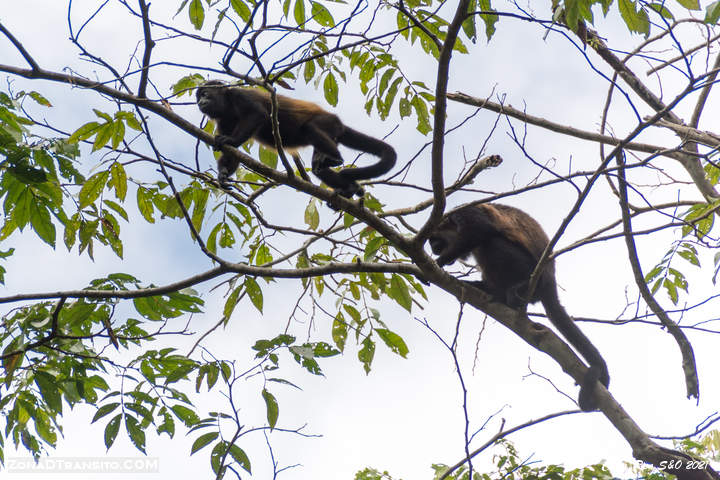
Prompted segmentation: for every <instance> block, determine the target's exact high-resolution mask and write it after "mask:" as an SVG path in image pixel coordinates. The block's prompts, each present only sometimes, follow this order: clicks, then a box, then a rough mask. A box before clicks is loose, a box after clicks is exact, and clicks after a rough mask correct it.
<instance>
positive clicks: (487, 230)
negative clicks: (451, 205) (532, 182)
mask: <svg viewBox="0 0 720 480" xmlns="http://www.w3.org/2000/svg"><path fill="white" fill-rule="evenodd" d="M429 241H430V247H431V248H432V251H433V253H434V254H436V255H437V256H438V257H437V258H436V260H435V261H436V262H437V263H438V265H440V266H441V267H442V266H444V265H447V264H450V263H453V262H454V261H455V260H457V259H458V258H467V257H468V256H469V255H470V254H472V255H473V256H474V257H475V261H476V262H477V266H478V268H479V270H480V272H481V273H482V276H483V280H482V281H479V282H477V281H475V282H467V283H469V284H471V285H473V286H475V287H478V288H481V289H483V290H484V291H486V292H488V293H490V294H491V295H493V296H494V297H495V298H497V299H498V300H499V301H500V302H502V303H504V304H506V305H508V306H510V307H512V308H518V307H522V308H524V306H525V305H526V304H527V303H528V302H529V303H535V302H538V301H540V302H542V304H543V307H544V308H545V312H546V313H547V316H548V318H549V319H550V321H551V322H552V324H553V325H555V327H556V328H557V329H558V330H559V331H560V333H562V335H563V336H564V337H565V338H566V339H567V340H568V341H569V342H570V343H571V344H572V346H573V347H575V348H576V349H577V350H578V351H579V352H580V354H581V355H582V356H583V357H584V358H585V360H586V361H587V362H588V363H589V364H590V368H589V369H588V371H587V373H586V374H585V378H584V379H583V382H582V384H581V385H580V396H579V399H578V403H579V404H580V408H581V409H582V410H584V411H591V410H595V408H596V402H595V398H594V389H595V382H597V381H600V382H601V383H602V384H603V385H604V386H605V387H607V386H608V384H609V383H610V376H609V374H608V369H607V365H606V364H605V360H603V358H602V356H601V355H600V352H599V351H598V350H597V348H595V346H594V345H593V344H592V343H591V342H590V340H589V339H588V338H587V337H586V336H585V334H584V333H583V332H582V330H580V329H579V328H578V326H577V325H576V324H575V322H574V321H573V319H572V318H570V316H569V315H568V314H567V312H566V311H565V308H564V307H563V306H562V305H561V304H560V300H559V298H558V292H557V285H556V283H555V263H554V261H553V260H552V259H551V260H550V261H548V262H547V264H546V265H545V268H544V269H543V271H542V272H541V274H540V279H539V281H538V282H537V287H536V288H535V291H534V292H533V293H532V294H531V295H530V298H526V297H527V288H528V283H529V280H530V275H531V274H532V272H533V270H534V269H535V266H536V265H537V262H538V260H539V259H540V256H541V255H542V253H543V251H544V250H545V247H547V244H548V242H549V240H548V237H547V235H546V234H545V232H544V231H543V229H542V227H541V226H540V224H538V223H537V222H536V221H535V219H534V218H532V217H531V216H530V215H528V214H527V213H525V212H523V211H522V210H520V209H517V208H515V207H510V206H507V205H501V204H497V203H493V204H490V203H486V204H479V205H466V206H463V207H460V208H458V209H456V210H454V211H452V212H449V213H448V214H446V215H445V217H444V218H443V219H442V221H441V223H440V225H438V227H437V228H436V229H435V231H434V232H433V234H432V235H431V236H430V238H429Z"/></svg>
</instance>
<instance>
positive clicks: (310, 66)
mask: <svg viewBox="0 0 720 480" xmlns="http://www.w3.org/2000/svg"><path fill="white" fill-rule="evenodd" d="M718 1H720V0H718ZM314 76H315V62H314V61H312V60H308V61H307V62H305V68H304V69H303V78H304V79H305V83H310V81H311V80H312V79H313V77H314Z"/></svg>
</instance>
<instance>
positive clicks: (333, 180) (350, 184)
mask: <svg viewBox="0 0 720 480" xmlns="http://www.w3.org/2000/svg"><path fill="white" fill-rule="evenodd" d="M316 159H317V156H316V155H314V154H313V166H312V171H313V173H314V174H315V176H316V177H318V178H319V179H320V180H322V181H323V182H325V184H326V185H327V186H328V187H330V188H332V189H333V190H335V192H336V193H337V194H338V195H341V196H343V197H345V198H352V197H353V195H357V196H359V197H362V196H363V195H364V194H365V192H364V191H363V189H362V187H361V186H360V185H359V184H358V183H357V182H356V181H354V180H352V181H348V180H347V179H345V178H343V177H342V176H340V175H339V174H338V173H337V172H335V171H334V170H331V169H329V168H325V167H322V166H321V165H320V164H319V163H318V162H316Z"/></svg>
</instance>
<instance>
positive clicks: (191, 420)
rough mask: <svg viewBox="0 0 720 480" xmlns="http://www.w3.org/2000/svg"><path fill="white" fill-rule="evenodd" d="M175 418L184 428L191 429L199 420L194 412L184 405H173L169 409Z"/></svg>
mask: <svg viewBox="0 0 720 480" xmlns="http://www.w3.org/2000/svg"><path fill="white" fill-rule="evenodd" d="M170 410H172V411H173V413H174V414H175V416H177V418H178V419H179V420H180V421H181V422H183V423H184V424H185V425H186V426H188V427H192V426H193V425H195V424H196V423H198V422H200V418H199V417H198V416H197V414H196V413H195V412H193V411H192V410H191V409H189V408H188V407H186V406H184V405H173V406H172V407H170Z"/></svg>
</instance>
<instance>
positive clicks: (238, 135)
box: [197, 80, 396, 198]
mask: <svg viewBox="0 0 720 480" xmlns="http://www.w3.org/2000/svg"><path fill="white" fill-rule="evenodd" d="M277 102H278V124H279V127H280V128H279V129H280V138H281V140H282V145H283V147H287V148H288V149H289V150H293V149H295V148H297V147H304V146H308V145H312V146H313V148H314V151H313V156H312V171H313V173H314V174H315V175H316V176H317V177H318V178H319V179H320V180H322V181H323V182H325V183H326V184H327V185H328V186H329V187H331V188H333V189H335V191H336V192H337V193H338V194H340V195H342V196H343V197H347V198H352V196H353V195H355V194H357V195H358V196H362V194H363V190H362V188H361V187H360V185H359V184H358V183H357V181H358V180H364V179H368V178H374V177H378V176H380V175H383V174H384V173H387V172H388V171H389V170H390V169H391V168H392V167H393V166H394V165H395V160H396V155H395V150H394V149H393V148H392V147H391V146H390V145H388V144H387V143H385V142H383V141H382V140H378V139H376V138H373V137H371V136H369V135H365V134H364V133H361V132H358V131H357V130H353V129H352V128H350V127H347V126H345V125H344V124H343V123H342V122H341V121H340V119H339V118H338V117H337V116H336V115H334V114H332V113H330V112H326V111H325V110H323V109H322V108H321V107H320V106H318V105H316V104H314V103H312V102H306V101H304V100H297V99H294V98H289V97H285V96H283V95H278V96H277ZM197 104H198V107H199V108H200V111H201V112H202V113H204V114H205V115H207V116H208V117H210V118H212V119H213V120H215V122H216V124H217V127H216V128H217V135H216V136H215V142H214V145H213V147H214V148H215V149H216V150H219V149H220V148H221V147H222V146H223V145H232V146H233V147H239V146H240V145H242V144H243V143H244V142H246V141H247V140H248V139H249V138H253V139H255V140H257V141H259V142H260V143H262V144H264V145H267V146H269V147H272V148H275V138H274V137H273V132H272V130H273V129H272V119H271V116H270V112H271V100H270V94H269V93H268V92H266V91H264V90H260V89H254V88H240V87H235V86H229V85H226V84H224V83H223V82H222V81H220V80H210V81H207V82H205V83H204V84H203V85H201V86H200V87H198V89H197ZM338 143H341V144H343V145H345V146H347V147H349V148H352V149H354V150H361V151H363V152H367V153H370V154H372V155H375V156H378V157H380V161H378V162H377V163H374V164H373V165H370V166H368V167H362V168H346V169H343V170H341V171H339V172H336V171H334V170H331V169H330V167H337V166H340V165H342V164H343V158H342V156H341V155H340V152H339V151H338V148H337V144H338ZM237 167H238V162H237V160H235V159H234V158H232V157H230V156H228V155H222V156H220V158H219V159H218V180H219V181H220V183H221V184H225V183H226V182H227V179H228V178H229V177H230V175H232V174H233V173H234V172H235V170H236V169H237Z"/></svg>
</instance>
